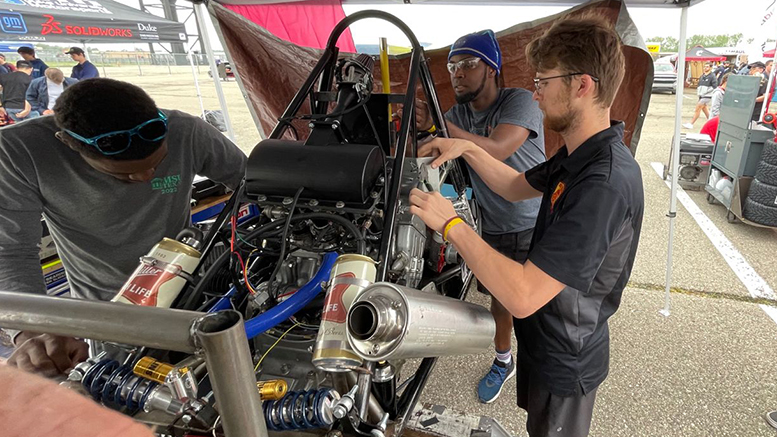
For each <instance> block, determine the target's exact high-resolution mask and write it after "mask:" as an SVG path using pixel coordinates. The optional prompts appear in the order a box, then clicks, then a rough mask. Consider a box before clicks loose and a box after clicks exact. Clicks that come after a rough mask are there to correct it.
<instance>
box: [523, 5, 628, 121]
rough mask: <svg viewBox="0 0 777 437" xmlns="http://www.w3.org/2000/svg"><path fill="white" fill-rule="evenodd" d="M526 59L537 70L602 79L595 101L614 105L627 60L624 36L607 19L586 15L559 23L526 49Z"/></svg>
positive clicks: (604, 105)
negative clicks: (585, 75)
mask: <svg viewBox="0 0 777 437" xmlns="http://www.w3.org/2000/svg"><path fill="white" fill-rule="evenodd" d="M526 58H527V59H528V61H529V66H530V67H531V68H533V69H534V70H535V71H545V70H553V69H558V70H559V71H560V72H561V73H567V74H571V73H585V74H589V75H591V76H593V77H595V78H597V79H598V85H599V86H598V87H597V88H598V92H597V94H596V97H595V98H594V100H595V101H597V102H599V103H600V104H601V105H602V106H603V107H610V106H612V102H613V101H614V100H615V94H617V93H618V88H619V87H620V85H621V82H622V81H623V76H624V73H625V64H626V61H625V57H624V55H623V49H622V44H621V41H620V37H619V36H618V34H617V33H616V32H615V29H613V26H612V25H611V24H610V23H608V22H607V21H605V20H604V19H603V18H601V17H598V16H594V15H586V16H584V17H579V18H567V19H564V20H561V21H557V22H556V23H555V24H553V26H551V28H550V29H548V30H547V31H546V32H545V33H544V34H543V35H542V36H540V37H538V38H537V39H535V40H533V41H532V42H530V43H529V45H527V46H526Z"/></svg>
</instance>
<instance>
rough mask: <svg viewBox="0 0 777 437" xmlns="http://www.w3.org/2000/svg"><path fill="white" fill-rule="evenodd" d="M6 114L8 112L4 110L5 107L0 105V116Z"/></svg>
mask: <svg viewBox="0 0 777 437" xmlns="http://www.w3.org/2000/svg"><path fill="white" fill-rule="evenodd" d="M6 115H8V114H7V113H6V112H5V108H3V107H2V106H0V116H3V117H5V116H6Z"/></svg>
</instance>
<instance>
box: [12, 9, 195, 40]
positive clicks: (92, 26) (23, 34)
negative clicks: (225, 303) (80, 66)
mask: <svg viewBox="0 0 777 437" xmlns="http://www.w3.org/2000/svg"><path fill="white" fill-rule="evenodd" d="M2 1H6V2H7V1H25V2H30V0H0V2H2ZM0 38H2V39H4V40H8V41H30V42H44V41H45V42H71V41H95V42H100V41H102V42H118V41H132V40H134V41H147V42H174V41H186V39H187V37H186V33H185V29H184V26H183V24H180V23H156V22H138V21H136V20H116V19H113V20H112V19H110V17H105V18H97V19H92V18H86V17H77V16H72V15H66V14H56V13H45V14H34V13H28V12H24V11H22V12H16V11H13V12H12V11H0Z"/></svg>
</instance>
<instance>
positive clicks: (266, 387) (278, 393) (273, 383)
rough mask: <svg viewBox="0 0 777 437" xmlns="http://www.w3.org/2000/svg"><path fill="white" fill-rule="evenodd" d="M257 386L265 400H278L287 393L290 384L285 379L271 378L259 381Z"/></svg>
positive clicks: (260, 395)
mask: <svg viewBox="0 0 777 437" xmlns="http://www.w3.org/2000/svg"><path fill="white" fill-rule="evenodd" d="M256 388H257V389H259V397H260V398H261V399H262V400H263V401H277V400H279V399H281V398H282V397H283V396H285V395H286V391H287V390H288V389H289V386H288V385H287V384H286V381H285V380H283V379H271V380H269V381H259V382H257V383H256Z"/></svg>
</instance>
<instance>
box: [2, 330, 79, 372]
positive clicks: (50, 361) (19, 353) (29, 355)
mask: <svg viewBox="0 0 777 437" xmlns="http://www.w3.org/2000/svg"><path fill="white" fill-rule="evenodd" d="M87 358H89V346H88V345H87V344H86V343H85V342H83V341H81V340H76V339H75V338H71V337H60V336H58V335H51V334H42V335H38V336H35V337H32V338H30V339H29V340H27V341H25V342H24V343H22V344H21V345H20V346H18V347H17V348H16V350H15V351H14V353H13V354H12V355H11V357H10V358H8V365H10V366H15V367H18V368H20V369H22V370H24V371H27V372H30V373H37V374H39V375H42V376H48V377H52V376H57V375H61V374H64V373H65V372H66V371H68V370H70V369H71V368H73V367H74V366H75V365H76V364H78V363H80V362H82V361H84V360H86V359H87Z"/></svg>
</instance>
